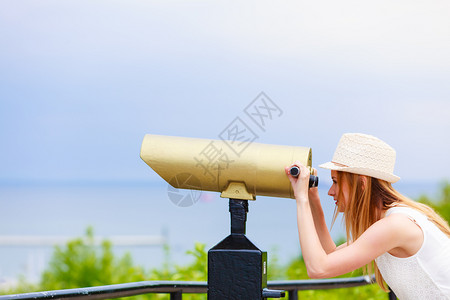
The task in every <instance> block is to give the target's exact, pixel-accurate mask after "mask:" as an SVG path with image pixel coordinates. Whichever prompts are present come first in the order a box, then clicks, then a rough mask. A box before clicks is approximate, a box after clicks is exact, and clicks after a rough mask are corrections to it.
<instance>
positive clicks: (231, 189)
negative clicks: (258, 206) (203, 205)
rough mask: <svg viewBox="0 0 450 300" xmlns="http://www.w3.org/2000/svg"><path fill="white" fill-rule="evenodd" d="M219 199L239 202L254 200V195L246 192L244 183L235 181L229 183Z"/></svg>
mask: <svg viewBox="0 0 450 300" xmlns="http://www.w3.org/2000/svg"><path fill="white" fill-rule="evenodd" d="M220 197H222V198H230V199H239V200H256V197H255V195H253V194H251V193H249V192H248V191H247V187H246V186H245V183H243V182H236V181H231V182H229V183H228V186H227V188H226V189H225V190H224V191H222V193H221V194H220Z"/></svg>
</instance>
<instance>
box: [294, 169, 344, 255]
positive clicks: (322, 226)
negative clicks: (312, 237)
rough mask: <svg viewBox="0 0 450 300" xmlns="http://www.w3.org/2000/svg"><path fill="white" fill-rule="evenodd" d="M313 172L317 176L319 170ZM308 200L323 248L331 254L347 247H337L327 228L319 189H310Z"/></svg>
mask: <svg viewBox="0 0 450 300" xmlns="http://www.w3.org/2000/svg"><path fill="white" fill-rule="evenodd" d="M313 170H314V175H316V176H317V170H316V169H313ZM286 174H289V167H286ZM308 198H309V203H310V206H311V213H312V216H313V220H314V227H315V229H316V231H317V235H318V236H319V240H320V243H321V244H322V247H323V249H324V250H325V252H326V253H331V252H333V251H335V250H336V249H338V248H342V247H345V246H346V245H347V244H342V245H341V246H339V247H336V244H335V243H334V241H333V239H332V238H331V235H330V232H329V230H328V227H327V223H326V222H325V215H324V213H323V209H322V205H321V203H320V197H319V191H318V188H317V187H315V188H310V189H309V191H308Z"/></svg>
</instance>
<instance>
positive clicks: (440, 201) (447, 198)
mask: <svg viewBox="0 0 450 300" xmlns="http://www.w3.org/2000/svg"><path fill="white" fill-rule="evenodd" d="M418 201H419V202H422V203H424V204H426V205H429V206H431V207H432V208H433V209H434V210H435V211H436V212H437V213H438V214H439V215H440V216H441V217H442V218H444V219H445V220H446V221H447V222H449V223H450V182H448V181H444V182H443V183H442V184H441V189H440V192H439V195H438V198H437V199H433V200H432V199H431V198H430V197H429V196H426V195H422V196H420V197H419V199H418Z"/></svg>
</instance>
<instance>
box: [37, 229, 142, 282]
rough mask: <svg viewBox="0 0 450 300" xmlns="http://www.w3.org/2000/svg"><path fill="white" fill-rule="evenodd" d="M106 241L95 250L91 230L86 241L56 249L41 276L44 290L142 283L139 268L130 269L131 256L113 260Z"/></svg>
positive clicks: (87, 233)
mask: <svg viewBox="0 0 450 300" xmlns="http://www.w3.org/2000/svg"><path fill="white" fill-rule="evenodd" d="M111 248H112V245H111V242H109V241H103V242H102V244H101V246H100V251H98V247H96V245H95V244H94V234H93V231H92V229H91V228H89V229H88V230H87V232H86V237H85V238H79V239H75V240H72V241H69V242H68V243H67V245H66V246H65V247H64V248H61V247H55V252H54V253H53V257H52V259H51V261H50V264H49V267H48V269H47V270H46V271H44V273H43V274H42V280H41V288H42V289H43V290H56V289H69V288H79V287H88V286H99V285H107V284H115V283H123V282H131V281H142V280H145V277H146V276H145V272H144V270H143V269H142V268H141V267H135V266H133V261H132V259H131V256H130V254H125V255H124V256H123V257H122V258H120V259H115V258H114V254H113V252H112V249H111Z"/></svg>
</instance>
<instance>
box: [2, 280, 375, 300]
mask: <svg viewBox="0 0 450 300" xmlns="http://www.w3.org/2000/svg"><path fill="white" fill-rule="evenodd" d="M371 283H372V282H371V280H370V277H368V276H359V277H351V278H332V279H307V280H285V281H269V282H268V283H267V287H268V288H270V289H280V290H285V291H287V292H288V294H289V296H290V299H298V296H297V297H295V296H296V295H297V292H298V291H300V290H321V289H336V288H348V287H356V286H362V285H367V284H371ZM207 290H208V284H207V282H199V281H141V282H132V283H122V284H113V285H106V286H95V287H86V288H77V289H67V290H55V291H46V292H35V293H26V294H16V295H5V296H0V300H6V299H8V300H19V299H20V300H24V299H112V298H119V297H128V296H135V295H142V294H149V293H169V294H170V297H171V300H172V299H173V300H179V299H181V294H182V293H196V294H201V293H206V292H207Z"/></svg>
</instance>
